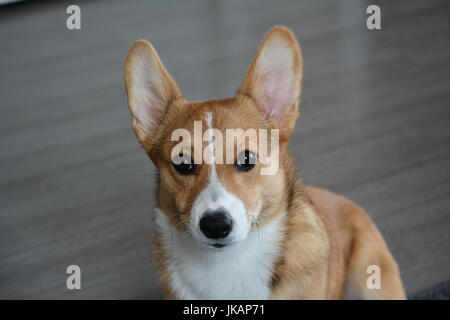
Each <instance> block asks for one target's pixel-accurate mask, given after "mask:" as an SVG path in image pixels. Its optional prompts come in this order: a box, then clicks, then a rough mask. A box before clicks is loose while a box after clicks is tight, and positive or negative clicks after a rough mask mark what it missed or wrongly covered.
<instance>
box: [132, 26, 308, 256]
mask: <svg viewBox="0 0 450 320" xmlns="http://www.w3.org/2000/svg"><path fill="white" fill-rule="evenodd" d="M301 76H302V60H301V53H300V49H299V47H298V44H297V42H296V40H295V37H294V36H293V34H292V33H291V32H290V31H289V30H288V29H286V28H283V27H277V28H274V29H272V30H271V31H270V32H269V33H268V34H267V35H266V37H265V38H264V40H263V41H262V43H261V45H260V48H259V50H258V52H257V55H256V57H255V59H254V60H253V63H252V65H251V66H250V68H249V71H248V73H247V76H246V78H245V80H244V82H243V84H242V86H241V88H240V90H239V92H238V93H237V94H236V96H235V97H234V98H230V99H224V100H212V101H202V102H189V101H186V100H185V99H184V98H183V96H182V94H181V92H180V90H179V89H178V86H177V85H176V83H175V81H174V80H173V79H172V78H171V77H170V75H169V74H168V72H167V71H166V69H165V68H164V66H163V64H162V62H161V60H160V59H159V57H158V54H157V53H156V51H155V49H154V48H153V47H152V45H151V44H149V43H148V42H145V41H137V42H136V43H135V44H134V45H133V47H132V48H131V50H130V53H129V55H128V58H127V61H126V67H125V83H126V89H127V94H128V104H129V106H130V110H131V116H132V123H133V128H134V130H135V133H136V136H137V138H138V141H139V143H140V144H141V146H142V147H143V148H144V149H145V151H146V152H147V154H148V155H149V156H150V158H151V159H152V161H153V162H154V164H155V165H156V166H157V167H158V169H159V173H160V175H159V185H158V200H159V205H160V207H161V209H162V211H163V212H164V213H165V214H166V215H167V218H168V221H169V222H170V223H171V224H172V225H173V226H174V227H175V228H177V229H178V230H180V231H182V232H183V231H184V232H189V233H190V234H191V236H192V237H193V238H194V239H196V240H197V241H198V242H199V243H200V244H203V245H206V246H209V247H215V248H223V247H226V246H228V245H230V244H234V243H237V242H239V241H243V240H244V239H245V238H246V237H247V235H248V234H249V232H250V231H251V230H252V227H254V226H258V225H259V224H262V223H264V222H265V220H268V219H270V215H271V214H273V213H278V212H280V210H284V209H285V208H283V203H284V201H282V200H283V199H285V197H286V196H287V195H286V194H285V172H284V168H283V161H280V159H281V160H282V157H283V155H284V154H285V152H286V151H285V144H286V142H287V141H288V139H289V135H290V134H291V132H292V130H293V128H294V126H295V121H296V119H297V117H298V114H299V111H298V108H299V98H300V91H301ZM233 129H234V130H233Z"/></svg>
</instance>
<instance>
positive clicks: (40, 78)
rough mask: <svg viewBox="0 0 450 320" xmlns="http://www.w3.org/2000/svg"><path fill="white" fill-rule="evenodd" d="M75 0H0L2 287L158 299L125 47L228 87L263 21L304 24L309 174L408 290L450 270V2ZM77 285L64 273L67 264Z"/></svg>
mask: <svg viewBox="0 0 450 320" xmlns="http://www.w3.org/2000/svg"><path fill="white" fill-rule="evenodd" d="M76 3H78V4H79V5H80V7H81V10H82V30H81V31H68V30H67V29H66V27H65V19H66V14H65V10H66V7H67V5H68V4H71V3H69V2H67V1H51V2H49V1H44V2H38V3H32V4H19V5H12V6H7V7H3V8H2V7H0V150H1V151H0V208H1V209H0V298H25V299H30V298H63V299H78V298H114V299H115V298H124V299H130V298H144V299H151V298H160V297H161V293H160V289H159V286H158V282H157V279H156V276H155V273H154V269H153V267H152V262H151V255H150V245H149V243H150V238H151V233H152V219H151V215H152V205H153V201H154V200H153V198H152V197H153V195H152V188H153V176H152V173H153V172H154V168H153V166H152V165H151V164H150V161H149V160H148V159H147V158H146V156H145V155H144V153H143V152H142V151H141V150H140V149H139V147H138V145H137V143H136V141H135V137H134V135H133V132H132V130H131V127H130V120H129V114H128V109H127V106H126V99H125V93H124V86H123V80H122V76H123V62H124V59H125V57H126V55H127V52H128V48H129V46H130V44H131V43H132V41H134V40H135V39H139V38H145V39H148V40H150V41H152V42H153V43H154V45H155V46H156V48H157V49H158V50H159V52H160V55H161V57H162V58H163V60H164V62H165V64H166V65H167V67H168V69H169V70H170V72H171V73H172V74H173V75H174V76H175V78H176V79H177V81H178V83H179V84H180V86H181V88H182V89H183V91H184V93H185V95H186V96H187V97H188V98H189V99H207V98H220V97H226V96H231V95H232V94H233V93H234V91H235V89H236V88H237V86H238V85H239V83H240V81H241V80H242V78H243V76H244V73H245V70H246V68H247V65H248V63H249V62H250V60H251V58H252V56H253V54H254V52H255V50H256V46H257V44H258V42H259V40H260V38H261V37H262V35H263V34H264V32H265V31H266V30H267V29H269V28H270V27H272V26H273V25H276V24H285V25H287V26H289V27H291V28H292V29H293V30H294V31H295V32H296V34H297V36H298V37H299V39H300V42H301V45H302V48H303V53H304V59H305V78H304V95H303V103H302V117H301V119H300V122H299V125H298V127H297V131H296V133H295V138H294V140H293V141H292V143H291V147H292V149H293V150H294V152H295V155H296V156H297V158H298V160H299V161H300V162H301V164H302V176H303V177H304V178H305V180H306V182H307V183H309V184H313V185H317V186H321V187H325V188H329V189H331V190H333V191H335V192H338V193H342V194H344V195H346V196H348V197H350V198H351V199H353V200H355V201H356V202H358V203H359V204H361V205H362V206H363V207H364V208H366V209H367V211H368V212H369V213H370V214H371V216H372V217H373V218H374V219H375V221H376V222H377V223H378V225H379V227H380V229H381V231H382V232H383V234H384V235H385V238H386V240H387V242H388V244H389V246H390V247H391V249H392V251H393V252H394V255H395V256H396V258H397V259H398V261H399V264H400V267H401V270H402V274H403V279H404V282H405V286H406V289H407V291H408V292H409V293H413V292H416V291H418V290H421V289H424V288H428V287H431V286H432V285H434V284H437V283H440V282H443V281H446V280H449V279H450V268H449V265H450V166H449V165H450V148H449V147H450V105H449V104H450V92H449V88H450V59H449V49H450V45H449V39H450V19H449V13H450V3H449V2H448V1H434V0H432V1H430V0H426V1H425V0H423V1H387V0H385V1H377V3H378V4H379V5H380V7H381V10H382V30H381V31H369V30H368V29H367V28H366V26H365V19H366V17H367V15H366V13H365V10H366V7H367V6H368V5H369V4H371V2H366V1H354V0H349V1H341V0H340V1H334V0H328V1H322V0H321V1H317V0H316V1H298V0H292V1H269V0H262V1H261V0H258V1H256V0H253V1H239V0H231V1H230V0H227V1H207V0H198V1H177V2H175V1H163V0H161V1H78V2H76ZM72 264H76V265H79V266H80V267H81V270H82V290H80V291H69V290H67V288H66V277H67V275H66V273H65V271H66V267H67V266H68V265H72Z"/></svg>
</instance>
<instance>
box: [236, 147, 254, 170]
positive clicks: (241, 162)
mask: <svg viewBox="0 0 450 320" xmlns="http://www.w3.org/2000/svg"><path fill="white" fill-rule="evenodd" d="M257 160H258V159H257V156H256V154H255V153H254V152H251V151H248V150H245V151H242V152H241V153H240V154H239V155H238V158H237V161H236V168H237V169H238V170H239V171H250V170H252V169H253V167H254V166H255V165H256V162H257Z"/></svg>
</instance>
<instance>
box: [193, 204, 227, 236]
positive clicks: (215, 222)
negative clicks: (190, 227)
mask: <svg viewBox="0 0 450 320" xmlns="http://www.w3.org/2000/svg"><path fill="white" fill-rule="evenodd" d="M232 227H233V221H232V220H231V217H230V215H229V214H228V212H226V211H225V210H217V211H213V212H211V211H207V212H205V214H204V215H203V217H202V218H201V219H200V230H201V231H202V232H203V234H204V235H205V236H206V237H208V238H210V239H221V238H225V237H226V236H227V235H228V234H229V233H230V232H231V228H232Z"/></svg>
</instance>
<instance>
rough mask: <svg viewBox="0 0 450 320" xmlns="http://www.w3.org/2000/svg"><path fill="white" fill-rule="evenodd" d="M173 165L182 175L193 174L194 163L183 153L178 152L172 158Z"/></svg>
mask: <svg viewBox="0 0 450 320" xmlns="http://www.w3.org/2000/svg"><path fill="white" fill-rule="evenodd" d="M172 164H173V167H174V168H175V170H177V172H178V173H180V174H182V175H189V174H193V173H194V170H195V165H194V164H193V163H192V160H191V157H190V156H188V155H185V154H180V155H179V156H178V158H176V159H173V161H172Z"/></svg>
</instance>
